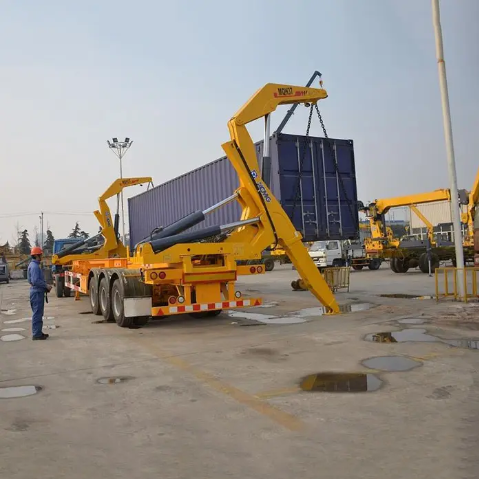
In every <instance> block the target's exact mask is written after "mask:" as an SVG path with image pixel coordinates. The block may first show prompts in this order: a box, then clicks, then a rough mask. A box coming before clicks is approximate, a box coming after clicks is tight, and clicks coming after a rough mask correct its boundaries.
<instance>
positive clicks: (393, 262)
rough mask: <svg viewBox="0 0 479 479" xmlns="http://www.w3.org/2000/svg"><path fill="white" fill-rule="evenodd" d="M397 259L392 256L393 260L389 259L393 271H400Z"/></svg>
mask: <svg viewBox="0 0 479 479" xmlns="http://www.w3.org/2000/svg"><path fill="white" fill-rule="evenodd" d="M396 259H397V258H391V261H389V267H390V268H391V271H392V272H393V273H399V271H398V269H397V266H396Z"/></svg>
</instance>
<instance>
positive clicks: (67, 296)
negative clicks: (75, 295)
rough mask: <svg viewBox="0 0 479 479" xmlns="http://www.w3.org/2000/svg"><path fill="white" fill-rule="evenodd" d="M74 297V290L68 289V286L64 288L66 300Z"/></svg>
mask: <svg viewBox="0 0 479 479" xmlns="http://www.w3.org/2000/svg"><path fill="white" fill-rule="evenodd" d="M71 295H72V290H71V289H70V288H67V287H66V286H64V287H63V296H65V298H69V297H70V296H71Z"/></svg>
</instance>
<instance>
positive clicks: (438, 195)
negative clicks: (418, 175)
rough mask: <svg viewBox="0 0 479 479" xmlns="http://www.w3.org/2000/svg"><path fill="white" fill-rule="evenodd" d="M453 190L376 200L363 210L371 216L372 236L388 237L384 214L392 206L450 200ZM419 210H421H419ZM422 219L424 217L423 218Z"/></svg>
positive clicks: (376, 237) (377, 237)
mask: <svg viewBox="0 0 479 479" xmlns="http://www.w3.org/2000/svg"><path fill="white" fill-rule="evenodd" d="M450 200H451V192H450V190H448V189H440V190H434V191H428V192H426V193H417V194H414V195H407V196H396V197H394V198H385V199H379V200H375V201H373V202H372V203H370V204H369V205H368V206H366V207H365V208H364V209H363V211H364V212H365V213H366V215H367V216H368V217H369V223H370V227H371V237H372V238H375V239H379V238H384V239H385V238H387V236H388V235H387V232H386V231H385V222H384V216H385V214H386V213H387V212H388V211H389V210H390V209H391V208H398V207H401V206H409V207H411V205H419V204H426V203H434V202H435V201H450ZM418 211H419V210H418ZM421 219H422V218H421Z"/></svg>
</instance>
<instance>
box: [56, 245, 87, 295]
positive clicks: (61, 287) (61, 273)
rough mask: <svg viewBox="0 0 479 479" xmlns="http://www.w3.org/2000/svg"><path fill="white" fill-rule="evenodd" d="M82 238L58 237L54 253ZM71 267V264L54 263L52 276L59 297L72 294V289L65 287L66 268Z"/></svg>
mask: <svg viewBox="0 0 479 479" xmlns="http://www.w3.org/2000/svg"><path fill="white" fill-rule="evenodd" d="M81 240H82V238H63V239H57V240H55V241H54V243H53V254H54V255H55V254H58V253H59V252H60V251H62V250H63V249H65V248H67V247H68V246H70V245H72V244H75V243H78V242H79V241H81ZM68 269H70V268H69V266H63V265H61V264H52V276H53V285H54V287H55V292H56V295H57V298H61V297H63V296H65V297H66V298H68V297H69V296H70V293H71V292H70V289H69V288H65V270H68Z"/></svg>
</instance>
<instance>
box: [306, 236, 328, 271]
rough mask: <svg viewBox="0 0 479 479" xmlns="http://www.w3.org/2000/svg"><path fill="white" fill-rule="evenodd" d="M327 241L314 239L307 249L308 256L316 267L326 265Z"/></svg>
mask: <svg viewBox="0 0 479 479" xmlns="http://www.w3.org/2000/svg"><path fill="white" fill-rule="evenodd" d="M326 243H327V241H315V242H314V243H313V244H312V245H311V246H310V247H309V249H308V253H309V256H311V259H312V260H313V261H314V264H315V265H316V266H317V267H318V268H326V266H328V261H327V256H326Z"/></svg>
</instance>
